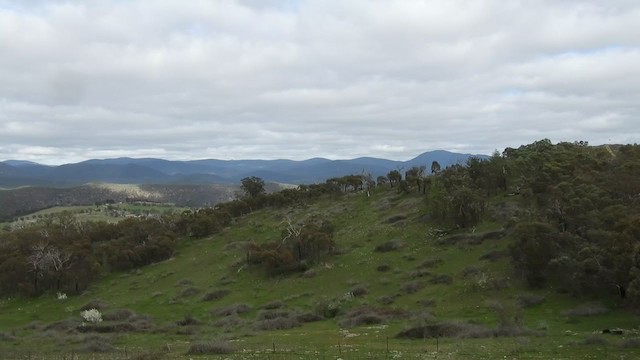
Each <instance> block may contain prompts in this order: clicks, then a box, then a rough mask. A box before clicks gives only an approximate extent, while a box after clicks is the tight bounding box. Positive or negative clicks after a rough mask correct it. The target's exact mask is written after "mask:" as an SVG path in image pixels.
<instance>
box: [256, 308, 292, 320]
mask: <svg viewBox="0 0 640 360" xmlns="http://www.w3.org/2000/svg"><path fill="white" fill-rule="evenodd" d="M291 316H292V313H291V312H290V311H286V310H261V311H260V312H258V320H271V319H277V318H280V317H284V318H288V317H291Z"/></svg>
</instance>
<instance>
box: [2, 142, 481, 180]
mask: <svg viewBox="0 0 640 360" xmlns="http://www.w3.org/2000/svg"><path fill="white" fill-rule="evenodd" d="M471 156H475V157H479V158H483V159H485V158H487V156H485V155H470V154H457V153H451V152H447V151H433V152H426V153H424V154H421V155H419V156H418V157H416V158H414V159H411V160H409V161H392V160H385V159H377V158H358V159H352V160H328V159H321V158H314V159H309V160H303V161H293V160H215V159H208V160H194V161H169V160H163V159H153V158H141V159H133V158H117V159H105V160H97V159H94V160H87V161H83V162H80V163H77V164H65V165H60V166H44V165H39V164H35V163H32V162H26V161H18V160H8V161H5V162H2V163H0V187H5V188H13V187H19V186H57V187H60V186H78V185H83V184H85V183H88V182H107V183H120V184H211V183H217V184H237V183H239V181H240V179H242V178H245V177H248V176H259V177H261V178H263V179H264V180H266V181H270V182H281V183H288V184H310V183H318V182H323V181H325V180H326V179H329V178H332V177H337V176H344V175H347V174H362V173H370V174H371V175H372V176H374V177H377V176H380V175H386V174H387V173H388V172H389V171H391V170H397V169H405V170H407V169H409V168H410V167H412V166H426V167H430V166H431V163H432V162H433V161H438V162H439V163H440V165H441V166H442V167H446V166H449V165H452V164H455V163H458V162H464V161H465V160H466V159H467V158H469V157H471Z"/></svg>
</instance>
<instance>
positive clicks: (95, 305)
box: [80, 299, 109, 311]
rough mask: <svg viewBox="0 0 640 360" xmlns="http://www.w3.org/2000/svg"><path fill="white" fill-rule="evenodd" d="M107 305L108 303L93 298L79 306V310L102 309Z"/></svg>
mask: <svg viewBox="0 0 640 360" xmlns="http://www.w3.org/2000/svg"><path fill="white" fill-rule="evenodd" d="M108 307H109V303H108V302H106V301H104V300H101V299H94V300H91V301H89V302H88V303H86V304H84V305H82V306H81V307H80V311H86V310H91V309H96V310H100V311H102V310H104V309H106V308H108Z"/></svg>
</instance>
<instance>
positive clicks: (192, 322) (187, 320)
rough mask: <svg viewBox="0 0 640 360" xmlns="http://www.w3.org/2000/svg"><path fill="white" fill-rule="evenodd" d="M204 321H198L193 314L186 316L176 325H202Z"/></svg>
mask: <svg viewBox="0 0 640 360" xmlns="http://www.w3.org/2000/svg"><path fill="white" fill-rule="evenodd" d="M200 324H202V321H200V320H198V319H196V318H195V317H193V315H191V314H186V315H185V316H184V317H183V318H182V319H180V320H178V321H176V325H178V326H190V325H200Z"/></svg>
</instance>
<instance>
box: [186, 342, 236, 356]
mask: <svg viewBox="0 0 640 360" xmlns="http://www.w3.org/2000/svg"><path fill="white" fill-rule="evenodd" d="M234 351H235V350H234V348H233V346H231V344H229V343H228V342H226V341H223V340H213V341H199V342H194V343H191V345H190V346H189V350H188V351H187V354H188V355H205V354H231V353H233V352H234Z"/></svg>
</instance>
